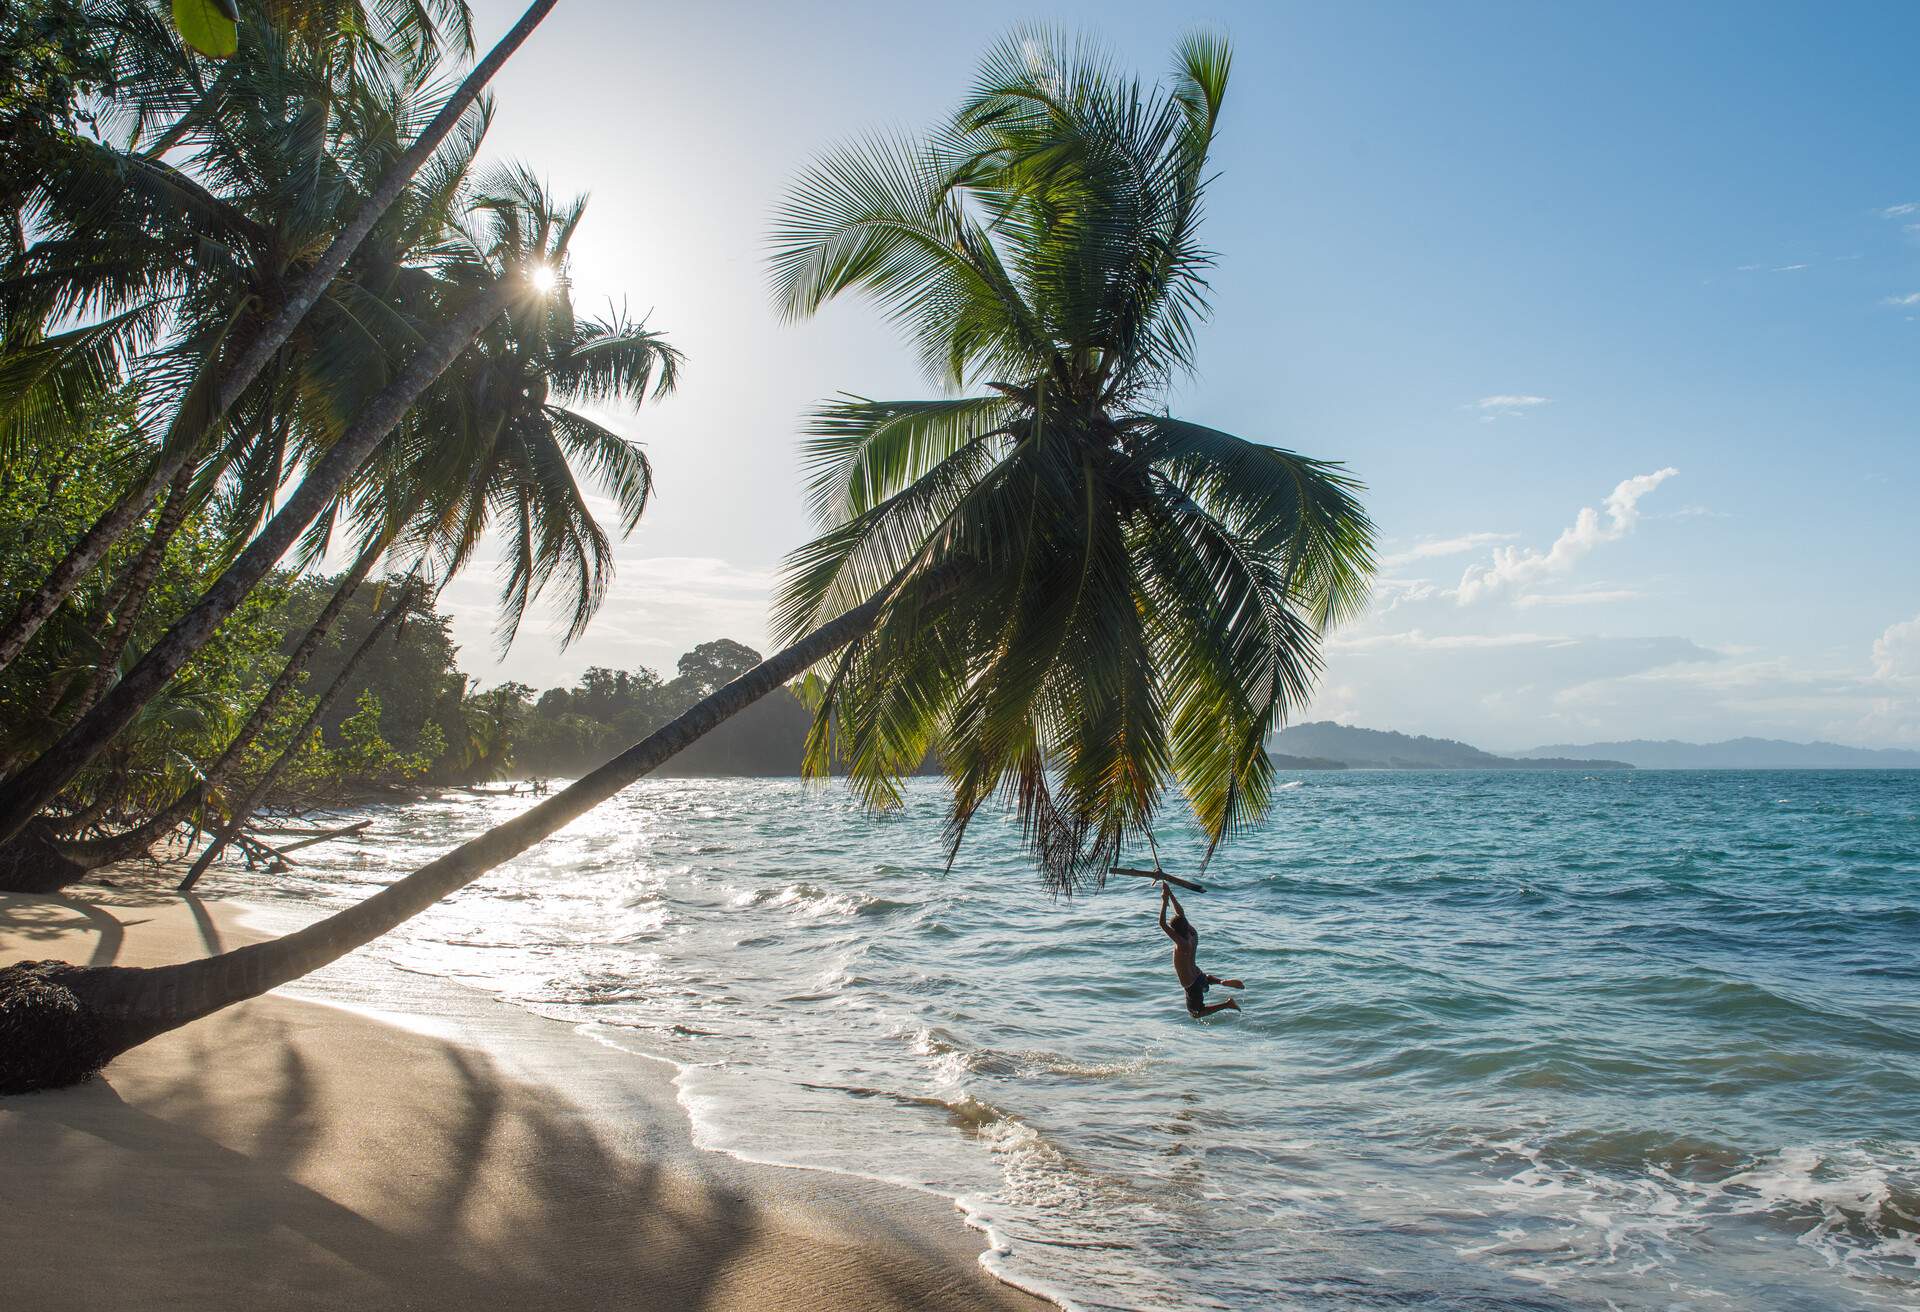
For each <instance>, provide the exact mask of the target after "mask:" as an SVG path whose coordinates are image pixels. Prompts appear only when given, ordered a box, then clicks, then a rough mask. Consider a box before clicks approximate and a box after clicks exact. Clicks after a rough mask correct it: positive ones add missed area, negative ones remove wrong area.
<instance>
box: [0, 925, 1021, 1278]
mask: <svg viewBox="0 0 1920 1312" xmlns="http://www.w3.org/2000/svg"><path fill="white" fill-rule="evenodd" d="M140 901H141V902H143V903H144V902H145V899H140ZM173 903H174V905H173V906H172V907H171V908H163V907H160V906H158V905H157V904H156V905H154V906H152V907H148V906H144V905H142V906H114V907H107V906H103V905H99V904H96V903H92V902H89V901H87V900H85V899H83V898H5V899H0V960H5V959H11V958H16V957H21V956H37V955H45V956H63V957H68V958H70V959H72V958H77V959H80V960H91V961H93V962H94V963H96V964H108V963H109V962H113V961H115V960H117V959H120V958H122V957H128V958H139V957H148V958H150V957H151V956H152V955H153V950H154V949H153V947H152V946H150V945H152V944H154V943H155V942H156V941H157V940H160V939H162V938H167V937H169V936H170V941H171V943H172V945H173V946H175V947H176V948H177V949H178V950H179V952H180V953H181V954H182V955H189V954H192V953H193V952H195V951H204V950H207V949H208V948H209V947H211V945H212V943H213V942H216V941H218V940H217V934H218V931H217V930H216V929H215V928H214V920H213V919H212V918H211V917H209V916H208V914H207V911H206V908H204V907H189V906H187V905H185V904H184V903H182V902H181V900H180V899H177V898H176V899H173ZM148 921H151V922H153V923H150V924H147V926H146V928H147V930H148V933H147V935H146V936H145V937H144V938H143V940H142V947H143V951H141V952H138V953H130V952H128V951H127V945H128V940H129V938H130V937H131V936H129V935H128V933H127V931H128V929H129V928H136V927H138V926H140V925H142V924H143V922H148ZM136 932H138V930H137V928H136ZM623 1128H627V1129H628V1130H629V1131H630V1130H631V1127H623ZM675 1128H676V1129H677V1128H679V1127H675ZM661 1134H662V1131H661V1130H660V1128H659V1127H653V1128H652V1129H651V1130H650V1131H649V1132H647V1133H645V1134H643V1136H642V1141H643V1142H646V1141H653V1140H658V1139H660V1138H661ZM689 1151H690V1150H689ZM0 1161H4V1162H5V1163H6V1169H5V1170H4V1171H0V1209H3V1213H4V1215H6V1216H7V1217H8V1218H9V1221H8V1234H9V1243H8V1249H9V1252H8V1267H9V1271H8V1278H7V1284H8V1286H9V1297H8V1303H9V1305H10V1306H17V1307H21V1308H35V1309H57V1308H100V1307H110V1306H138V1307H141V1308H173V1307H180V1308H186V1307H193V1308H215V1309H219V1308H235V1309H239V1308H246V1309H254V1308H262V1307H272V1308H347V1307H353V1308H361V1307H376V1306H393V1307H409V1308H436V1309H437V1308H461V1309H472V1308H487V1307H503V1308H504V1307H514V1308H576V1307H577V1308H589V1307H591V1308H662V1309H665V1308H675V1309H680V1308H734V1307H738V1308H747V1307H754V1308H784V1307H793V1308H801V1307H805V1308H814V1307H820V1306H848V1307H903V1308H904V1307H929V1308H939V1307H953V1308H962V1307H968V1308H971V1307H979V1306H982V1305H983V1294H984V1296H985V1301H986V1302H987V1303H988V1304H991V1303H992V1302H994V1301H995V1299H994V1296H995V1295H996V1294H1004V1295H1005V1296H1006V1297H1007V1305H1009V1306H1029V1307H1031V1306H1037V1304H1034V1303H1031V1302H1029V1301H1027V1300H1025V1299H1024V1298H1021V1297H1020V1296H1018V1295H1016V1294H1015V1293H1014V1291H1012V1290H1007V1289H1004V1287H1000V1286H993V1285H991V1284H989V1283H987V1282H986V1281H985V1278H984V1277H983V1276H981V1275H980V1273H978V1272H977V1271H973V1272H969V1271H967V1270H965V1269H964V1267H963V1268H961V1269H960V1270H958V1271H955V1270H953V1269H952V1268H954V1266H955V1265H956V1264H955V1263H954V1261H953V1258H952V1256H951V1254H950V1253H946V1252H940V1251H936V1250H934V1249H932V1248H931V1247H927V1248H921V1247H919V1246H917V1245H916V1244H915V1243H914V1242H913V1240H912V1237H911V1235H910V1233H906V1232H905V1231H904V1230H902V1229H901V1228H895V1227H885V1226H881V1227H878V1229H877V1232H876V1235H874V1236H872V1237H862V1236H858V1235H852V1236H849V1235H845V1234H838V1233H835V1230H834V1227H831V1226H829V1227H822V1226H819V1225H815V1224H813V1223H812V1222H811V1221H810V1219H809V1218H807V1217H806V1216H804V1215H794V1214H793V1209H791V1208H779V1207H775V1208H768V1207H763V1206H761V1205H760V1204H759V1202H758V1201H756V1199H754V1198H752V1197H749V1196H748V1195H747V1193H746V1192H744V1191H742V1190H739V1189H736V1188H732V1187H722V1186H721V1184H720V1181H719V1179H718V1178H717V1177H714V1176H712V1175H710V1174H708V1173H707V1172H704V1171H702V1170H699V1169H687V1167H686V1163H685V1161H684V1159H683V1158H677V1157H676V1156H675V1155H674V1153H673V1152H672V1151H667V1152H665V1153H663V1154H662V1162H658V1163H654V1162H648V1161H644V1160H638V1159H637V1157H636V1155H635V1154H632V1153H623V1152H621V1151H619V1150H617V1149H616V1148H615V1147H614V1146H613V1145H612V1144H611V1143H610V1142H609V1140H608V1138H607V1136H606V1135H605V1134H604V1133H603V1132H602V1130H601V1128H600V1127H599V1126H598V1125H596V1123H595V1122H594V1121H592V1120H591V1119H590V1118H589V1117H587V1116H586V1115H585V1114H584V1113H582V1112H581V1111H580V1110H579V1109H578V1108H577V1107H576V1106H575V1105H573V1104H572V1103H571V1102H570V1101H568V1100H567V1099H566V1098H564V1097H561V1096H559V1095H557V1094H556V1093H554V1092H553V1091H552V1090H549V1089H545V1088H541V1087H539V1086H536V1085H531V1084H527V1083H524V1082H522V1081H520V1080H517V1079H514V1078H511V1077H509V1076H507V1075H505V1074H503V1073H502V1072H501V1071H500V1069H499V1068H498V1067H497V1065H496V1063H495V1062H494V1060H493V1059H492V1058H491V1057H490V1056H488V1055H487V1054H485V1053H483V1052H479V1051H476V1050H473V1049H469V1048H465V1047H462V1046H460V1045H457V1044H453V1043H449V1042H446V1041H444V1040H441V1039H438V1038H435V1037H432V1036H429V1035H424V1034H421V1033H417V1032H414V1031H411V1030H401V1029H396V1028H393V1027H390V1026H386V1025H383V1024H380V1023H378V1022H377V1021H374V1020H372V1019H369V1018H367V1017H364V1016H361V1015H359V1014H357V1013H354V1012H350V1011H345V1010H341V1009H337V1008H332V1007H325V1006H319V1005H315V1004H310V1003H302V1002H295V1001H290V1000H286V999H280V998H273V997H269V998H266V999H262V1000H258V1001H255V1002H252V1003H247V1004H244V1005H242V1006H239V1007H235V1008H233V1009H231V1010H229V1011H226V1012H223V1013H220V1014H219V1015H216V1016H213V1017H211V1018H209V1019H207V1020H204V1021H201V1022H198V1023H196V1024H194V1025H191V1026H188V1027H186V1028H185V1029H183V1030H180V1031H177V1032H175V1033H172V1034H168V1035H165V1036H162V1037H161V1038H160V1039H157V1040H155V1041H153V1042H152V1043H149V1044H147V1045H145V1046H144V1047H142V1048H140V1049H137V1050H135V1051H134V1052H133V1053H130V1054H128V1055H127V1056H126V1057H124V1058H122V1059H121V1060H120V1061H119V1062H116V1063H115V1064H114V1065H113V1066H112V1067H110V1068H109V1070H108V1071H107V1073H106V1075H105V1076H103V1077H102V1078H100V1079H97V1080H95V1081H93V1082H92V1083H90V1084H88V1085H84V1086H81V1087H79V1088H74V1089H69V1090H64V1091H61V1092H57V1093H47V1094H36V1095H29V1096H26V1097H19V1098H13V1099H6V1100H0ZM1015 1300H1018V1301H1015Z"/></svg>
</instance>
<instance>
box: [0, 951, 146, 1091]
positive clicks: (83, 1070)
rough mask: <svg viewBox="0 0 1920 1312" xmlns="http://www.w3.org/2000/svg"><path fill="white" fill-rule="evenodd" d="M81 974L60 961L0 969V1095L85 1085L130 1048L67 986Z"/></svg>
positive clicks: (29, 962) (36, 962) (108, 1023)
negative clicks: (117, 1038) (117, 1041)
mask: <svg viewBox="0 0 1920 1312" xmlns="http://www.w3.org/2000/svg"><path fill="white" fill-rule="evenodd" d="M86 973H87V972H86V968H85V967H81V966H73V965H69V964H67V963H66V962H64V961H23V962H20V963H19V964H17V965H13V966H8V967H6V968H4V969H0V1094H14V1093H35V1092H38V1091H39V1090H41V1089H64V1088H66V1087H67V1086H68V1085H73V1084H82V1083H85V1082H86V1081H87V1080H90V1079H92V1078H93V1077H94V1076H95V1075H98V1074H99V1073H100V1069H101V1068H102V1067H103V1066H105V1065H106V1064H107V1063H108V1062H109V1061H111V1060H112V1059H113V1058H114V1057H116V1056H118V1055H119V1054H120V1053H122V1052H125V1051H126V1050H127V1049H128V1048H129V1047H132V1046H133V1044H132V1043H115V1042H114V1041H113V1038H112V1035H113V1033H114V1031H115V1030H116V1029H117V1028H119V1027H117V1026H115V1025H113V1024H112V1023H110V1022H109V1021H108V1020H106V1019H105V1018H104V1017H102V1016H101V1015H100V1014H99V1013H98V1012H97V1011H95V1010H94V1008H93V1007H92V1006H90V1005H88V1003H87V1002H86V1001H85V1000H84V999H83V998H81V996H80V995H79V994H78V993H76V992H75V991H74V990H73V988H72V987H71V986H70V982H71V981H73V980H74V978H75V977H77V976H81V975H84V974H86Z"/></svg>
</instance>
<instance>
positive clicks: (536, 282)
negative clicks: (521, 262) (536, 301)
mask: <svg viewBox="0 0 1920 1312" xmlns="http://www.w3.org/2000/svg"><path fill="white" fill-rule="evenodd" d="M527 281H529V282H531V283H532V284H533V289H534V290H535V291H537V292H539V293H540V294H541V295H542V296H545V295H546V294H547V293H548V292H550V291H552V290H553V289H554V288H555V287H558V286H559V285H560V274H559V273H558V271H556V270H555V269H554V267H553V266H552V265H550V264H536V265H534V266H533V272H532V273H529V274H528V275H527Z"/></svg>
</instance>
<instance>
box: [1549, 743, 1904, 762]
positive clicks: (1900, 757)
mask: <svg viewBox="0 0 1920 1312" xmlns="http://www.w3.org/2000/svg"><path fill="white" fill-rule="evenodd" d="M1586 753H1593V754H1596V755H1601V756H1609V757H1612V758H1614V759H1615V760H1620V761H1625V762H1627V763H1628V764H1629V765H1633V766H1637V767H1639V768H1640V769H1642V770H1920V752H1917V751H1909V750H1906V749H1904V748H1899V747H1848V746H1845V745H1844V744H1842V743H1827V742H1811V743H1794V742H1788V741H1786V740H1785V739H1781V738H1729V739H1727V740H1726V741H1724V742H1718V743H1683V742H1680V741H1678V740H1677V739H1672V738H1668V739H1664V740H1662V741H1657V742H1656V741H1654V740H1652V739H1647V738H1634V739H1630V740H1628V741H1626V742H1618V743H1583V744H1579V745H1575V744H1572V743H1557V744H1554V745H1552V746H1548V747H1532V748H1528V749H1527V750H1526V751H1523V752H1515V753H1514V755H1515V756H1516V757H1521V758H1526V759H1540V758H1546V757H1557V756H1567V755H1571V754H1586Z"/></svg>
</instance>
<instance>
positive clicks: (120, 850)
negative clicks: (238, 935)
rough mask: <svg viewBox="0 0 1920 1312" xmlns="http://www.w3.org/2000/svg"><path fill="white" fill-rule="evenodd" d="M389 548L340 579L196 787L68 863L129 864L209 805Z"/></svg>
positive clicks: (376, 550) (76, 852)
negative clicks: (291, 651) (124, 862)
mask: <svg viewBox="0 0 1920 1312" xmlns="http://www.w3.org/2000/svg"><path fill="white" fill-rule="evenodd" d="M386 545H387V544H386V540H385V539H381V540H380V541H377V542H375V543H374V544H373V545H371V546H369V547H368V548H367V549H366V550H365V551H363V552H361V553H360V558H359V559H358V560H356V561H355V562H354V563H353V568H352V569H350V570H348V571H347V574H346V577H345V578H343V579H341V581H340V585H339V586H338V587H336V588H335V589H334V590H333V596H331V597H330V598H328V599H327V604H326V605H325V606H324V607H323V608H322V609H321V611H320V614H319V615H318V616H316V617H315V618H314V621H313V623H312V625H310V626H309V627H308V629H307V631H306V633H305V635H303V636H302V637H301V639H300V645H299V646H297V647H295V648H294V650H293V654H292V655H291V656H289V657H287V662H286V664H285V665H283V666H281V667H280V673H279V674H277V675H276V676H274V680H273V683H272V684H270V685H269V686H268V688H267V690H266V692H265V693H263V694H261V697H260V700H259V701H257V702H255V703H254V707H253V710H252V711H251V712H249V713H248V715H247V719H246V722H245V723H244V724H242V725H241V726H240V731H239V732H238V733H236V734H234V736H233V738H232V740H231V741H229V742H228V743H227V745H226V747H225V749H224V750H222V751H221V753H220V755H219V757H218V758H217V759H216V760H215V761H214V763H213V764H212V765H210V766H208V767H207V769H206V771H205V773H203V774H202V775H201V777H200V778H199V779H198V780H196V781H195V782H194V783H193V785H192V786H191V787H188V788H185V789H183V790H181V793H180V795H179V796H178V797H176V798H174V799H173V801H171V802H169V803H167V805H166V806H164V807H162V808H161V809H160V810H159V811H158V812H156V813H155V814H154V815H152V816H150V817H148V818H147V819H146V820H144V821H142V822H141V823H140V824H138V825H135V826H134V827H133V828H132V829H129V830H127V831H126V832H125V833H122V834H113V835H110V836H108V837H105V838H98V839H93V840H90V841H86V842H77V843H63V844H61V847H60V850H61V852H62V853H64V854H65V855H66V857H67V858H68V859H69V860H71V861H74V862H76V863H78V864H79V865H81V866H84V867H86V868H87V869H89V870H91V869H95V868H97V867H99V866H104V865H112V864H113V863H114V862H115V861H125V860H127V859H128V858H130V857H135V856H138V855H140V854H141V853H143V852H145V851H147V850H148V849H150V848H151V847H152V846H153V845H154V844H155V843H157V842H159V841H160V840H161V839H162V838H164V837H165V836H166V835H167V834H169V833H171V832H172V831H173V830H174V828H175V827H177V826H178V825H179V824H180V823H181V822H182V821H184V820H185V819H186V818H187V817H188V816H190V815H192V814H193V813H194V812H196V811H198V810H199V809H200V808H201V807H202V806H203V805H205V803H206V799H207V798H208V797H209V796H210V795H211V794H212V793H213V792H214V790H215V789H217V788H219V787H220V786H221V785H222V784H224V783H225V782H226V781H227V779H228V778H229V777H230V776H231V775H232V774H233V772H234V771H235V770H236V769H238V768H239V765H240V762H241V760H242V759H243V758H244V757H245V756H246V752H247V749H248V748H249V747H251V746H253V743H254V740H255V739H256V738H258V737H259V736H260V734H261V731H262V730H264V729H265V728H266V727H267V723H268V721H270V720H271V719H272V718H273V713H274V712H275V711H277V710H279V709H280V704H281V703H282V702H284V701H285V700H286V699H287V696H288V694H290V693H291V692H292V691H293V690H294V689H295V688H296V687H298V686H299V684H300V677H301V676H302V675H303V674H305V673H306V671H307V666H308V665H309V664H310V663H311V662H312V660H313V657H314V654H315V653H316V652H318V651H319V650H320V645H321V644H322V643H324V642H325V641H326V640H327V635H328V634H330V633H331V632H333V626H334V625H335V623H337V622H338V621H339V618H340V615H341V612H343V611H344V610H345V609H346V605H347V602H349V601H350V600H352V599H353V596H354V594H355V593H357V592H358V591H359V590H360V585H361V584H362V583H364V582H366V579H367V575H368V574H369V573H370V572H372V569H373V566H374V563H375V562H376V561H378V560H379V559H380V556H381V554H382V552H384V551H385V550H386Z"/></svg>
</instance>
